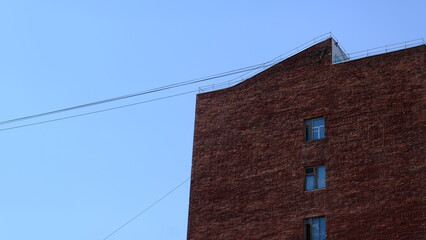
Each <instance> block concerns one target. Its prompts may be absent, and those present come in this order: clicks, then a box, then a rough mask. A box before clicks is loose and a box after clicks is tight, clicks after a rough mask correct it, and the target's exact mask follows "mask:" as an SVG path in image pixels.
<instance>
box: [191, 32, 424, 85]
mask: <svg viewBox="0 0 426 240" xmlns="http://www.w3.org/2000/svg"><path fill="white" fill-rule="evenodd" d="M329 38H333V39H334V40H335V41H336V42H338V41H337V39H336V37H334V35H333V34H332V33H331V32H329V33H325V34H323V35H321V36H318V37H316V38H313V39H312V40H310V41H308V42H306V43H304V44H302V45H300V46H298V47H296V48H293V49H292V50H290V51H288V52H286V53H283V54H281V55H279V56H278V57H276V58H274V59H272V60H270V61H268V62H265V63H262V64H258V65H256V67H255V68H252V69H251V70H250V71H247V72H246V73H244V74H242V75H240V76H238V77H236V78H233V79H231V80H228V81H225V82H221V83H216V84H211V85H208V86H203V87H199V88H198V91H199V93H203V92H210V91H215V90H220V89H224V88H228V87H232V86H235V85H237V84H238V83H240V82H243V81H244V80H246V79H248V78H250V77H252V76H254V75H256V74H258V73H260V72H262V71H264V70H266V69H268V68H270V67H272V66H273V65H275V64H277V63H279V62H281V61H283V60H284V59H287V58H289V57H291V56H294V55H296V54H297V53H299V52H301V51H303V50H305V49H307V48H309V47H312V46H313V45H315V44H317V43H319V42H322V41H324V40H327V39H329ZM421 45H426V44H425V40H424V39H423V38H419V39H415V40H410V41H405V42H400V43H395V44H390V45H385V46H382V47H377V48H372V49H367V50H363V51H359V52H354V53H347V51H346V50H345V49H344V48H343V47H342V46H341V45H340V44H339V47H340V49H341V50H342V51H343V52H344V53H345V54H346V57H347V58H345V59H342V58H341V56H340V57H336V58H335V59H333V61H332V62H333V64H338V63H344V62H348V61H352V60H356V59H360V58H364V57H369V56H374V55H379V54H383V53H388V52H394V51H398V50H402V49H406V48H411V47H417V46H421Z"/></svg>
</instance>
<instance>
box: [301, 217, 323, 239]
mask: <svg viewBox="0 0 426 240" xmlns="http://www.w3.org/2000/svg"><path fill="white" fill-rule="evenodd" d="M321 218H324V239H327V219H326V217H325V215H323V216H315V217H308V218H304V219H303V240H312V237H313V234H312V233H313V231H312V221H313V219H321ZM306 221H309V234H310V235H309V239H308V238H307V237H308V236H307V235H308V233H307V231H306V225H308V224H306Z"/></svg>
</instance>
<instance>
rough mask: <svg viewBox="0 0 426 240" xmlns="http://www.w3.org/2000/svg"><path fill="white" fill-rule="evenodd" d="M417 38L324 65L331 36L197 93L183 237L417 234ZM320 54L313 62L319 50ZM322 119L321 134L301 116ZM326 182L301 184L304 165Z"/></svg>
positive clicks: (422, 147) (421, 195) (420, 123)
mask: <svg viewBox="0 0 426 240" xmlns="http://www.w3.org/2000/svg"><path fill="white" fill-rule="evenodd" d="M425 48H426V47H425V46H420V47H415V48H411V49H406V50H401V51H397V52H393V53H388V54H382V55H377V56H373V57H367V58H363V59H359V60H355V61H350V62H346V63H340V64H336V65H332V64H331V57H330V56H329V55H328V54H329V53H330V52H331V40H327V41H325V42H322V43H320V44H317V45H315V46H313V47H311V48H309V49H307V50H305V51H303V52H301V53H299V54H297V55H296V56H293V57H291V58H289V59H287V60H285V61H283V62H281V63H279V64H278V65H276V66H274V67H272V68H270V69H268V70H266V71H264V72H262V73H260V74H258V75H256V76H254V77H252V78H250V79H248V80H246V81H245V82H243V83H241V84H239V85H237V86H234V87H231V88H228V89H224V90H220V91H215V92H210V93H204V94H199V95H198V96H197V107H196V120H195V134H194V150H193V166H192V180H191V191H190V207H189V223H188V240H207V239H214V240H219V239H226V240H228V239H229V240H231V239H253V240H254V239H256V240H257V239H258V240H265V239H268V240H270V239H276V240H278V239H279V240H285V239H297V240H301V239H302V238H303V219H304V218H307V217H315V216H322V215H325V216H326V224H327V226H326V231H327V240H329V239H338V240H343V239H363V240H367V239H371V240H377V239H386V240H388V239H399V240H400V239H407V240H408V239H409V240H414V239H423V240H424V239H426V228H425V226H426V225H425V224H426V204H425V203H426V201H425V196H426V194H425V193H426V192H425V191H426V184H425V183H426V179H425V178H426V174H425V173H426V164H425V156H426V144H425V138H426V130H425V126H426V106H425V105H426V104H425V103H426V101H425V100H426V94H425V93H426V92H425V81H426V73H425V67H426V63H425V58H426V57H425V56H426V51H425ZM324 50H325V51H326V52H327V54H325V55H323V57H322V58H321V57H320V56H321V53H322V52H323V51H324ZM317 116H324V118H325V129H326V130H325V135H326V137H325V139H322V140H319V141H314V142H304V141H303V120H304V119H308V118H312V117H317ZM318 164H324V165H325V166H326V168H327V173H326V176H327V178H326V182H327V186H326V188H325V189H323V190H316V191H310V192H305V191H304V168H305V167H307V166H314V165H318Z"/></svg>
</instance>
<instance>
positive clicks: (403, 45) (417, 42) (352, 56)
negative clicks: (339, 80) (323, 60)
mask: <svg viewBox="0 0 426 240" xmlns="http://www.w3.org/2000/svg"><path fill="white" fill-rule="evenodd" d="M421 45H426V43H425V40H424V39H423V38H418V39H414V40H410V41H405V42H400V43H394V44H389V45H385V46H381V47H376V48H371V49H367V50H363V51H359V52H354V53H348V54H346V55H347V56H348V59H345V60H342V59H337V58H336V59H333V63H334V64H337V63H344V62H348V61H352V60H356V59H360V58H365V57H370V56H375V55H379V54H383V53H389V52H395V51H398V50H403V49H407V48H412V47H417V46H421Z"/></svg>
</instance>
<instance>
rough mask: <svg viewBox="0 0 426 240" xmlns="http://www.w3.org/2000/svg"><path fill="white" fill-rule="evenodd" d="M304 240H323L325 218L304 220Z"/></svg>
mask: <svg viewBox="0 0 426 240" xmlns="http://www.w3.org/2000/svg"><path fill="white" fill-rule="evenodd" d="M305 240H325V217H315V218H307V219H305Z"/></svg>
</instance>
